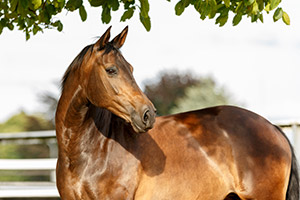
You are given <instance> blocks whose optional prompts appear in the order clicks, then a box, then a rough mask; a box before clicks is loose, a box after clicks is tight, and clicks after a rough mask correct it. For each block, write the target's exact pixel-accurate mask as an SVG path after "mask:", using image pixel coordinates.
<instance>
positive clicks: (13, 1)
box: [10, 0, 19, 12]
mask: <svg viewBox="0 0 300 200" xmlns="http://www.w3.org/2000/svg"><path fill="white" fill-rule="evenodd" d="M18 2H19V1H18V0H11V1H10V10H11V11H12V12H13V11H15V10H16V8H17V5H18Z"/></svg>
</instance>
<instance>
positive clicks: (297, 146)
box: [292, 123, 300, 162]
mask: <svg viewBox="0 0 300 200" xmlns="http://www.w3.org/2000/svg"><path fill="white" fill-rule="evenodd" d="M292 132H293V137H294V150H295V154H296V157H297V160H298V162H299V161H300V125H298V124H297V123H294V124H292Z"/></svg>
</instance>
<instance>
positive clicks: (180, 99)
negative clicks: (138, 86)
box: [144, 71, 233, 115]
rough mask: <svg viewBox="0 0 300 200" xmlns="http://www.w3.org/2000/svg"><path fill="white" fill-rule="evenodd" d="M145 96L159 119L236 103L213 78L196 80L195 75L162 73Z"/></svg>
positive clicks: (198, 78)
mask: <svg viewBox="0 0 300 200" xmlns="http://www.w3.org/2000/svg"><path fill="white" fill-rule="evenodd" d="M144 92H145V94H146V95H147V96H148V98H149V99H150V100H151V101H152V102H153V104H154V106H155V107H156V109H157V113H158V115H167V114H173V113H178V112H183V111H188V110H195V109H200V108H204V107H209V106H215V105H221V104H229V103H233V102H232V101H231V99H230V95H229V94H228V93H227V92H226V90H225V89H224V88H223V87H220V86H218V85H217V84H216V83H215V81H214V79H213V78H212V77H196V76H194V75H193V74H192V73H179V72H168V71H164V72H160V76H159V78H158V79H155V80H152V81H147V82H146V83H145V90H144Z"/></svg>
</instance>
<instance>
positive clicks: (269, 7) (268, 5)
mask: <svg viewBox="0 0 300 200" xmlns="http://www.w3.org/2000/svg"><path fill="white" fill-rule="evenodd" d="M265 11H267V13H269V12H270V11H271V4H270V3H268V4H267V5H266V7H265Z"/></svg>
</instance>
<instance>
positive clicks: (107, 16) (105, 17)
mask: <svg viewBox="0 0 300 200" xmlns="http://www.w3.org/2000/svg"><path fill="white" fill-rule="evenodd" d="M102 8H103V10H102V14H101V20H102V22H103V23H105V24H108V23H109V22H110V20H111V15H110V8H109V7H108V6H106V5H105V4H104V5H103V6H102Z"/></svg>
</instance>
